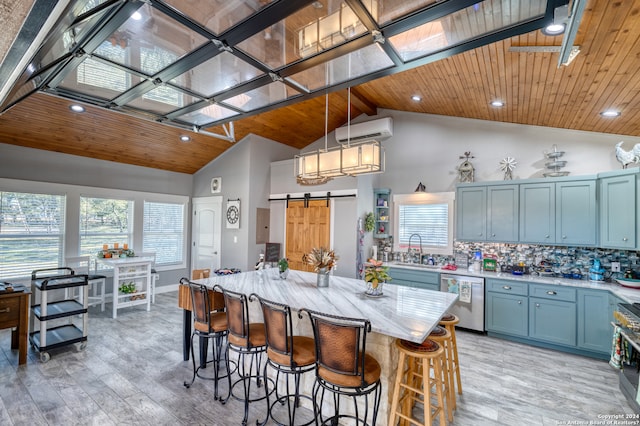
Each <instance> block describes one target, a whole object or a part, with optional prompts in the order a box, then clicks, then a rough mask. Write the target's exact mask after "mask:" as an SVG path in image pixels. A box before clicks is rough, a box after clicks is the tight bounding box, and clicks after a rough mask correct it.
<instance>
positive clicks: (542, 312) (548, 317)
mask: <svg viewBox="0 0 640 426" xmlns="http://www.w3.org/2000/svg"><path fill="white" fill-rule="evenodd" d="M529 337H531V338H533V339H536V340H542V341H544V342H549V343H557V344H560V345H568V346H575V345H576V304H575V302H564V301H560V300H549V299H541V298H538V297H530V298H529Z"/></svg>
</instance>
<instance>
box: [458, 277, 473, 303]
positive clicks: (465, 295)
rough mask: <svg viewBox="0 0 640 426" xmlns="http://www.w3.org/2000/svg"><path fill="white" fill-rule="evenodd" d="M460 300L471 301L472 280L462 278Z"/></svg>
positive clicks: (463, 301)
mask: <svg viewBox="0 0 640 426" xmlns="http://www.w3.org/2000/svg"><path fill="white" fill-rule="evenodd" d="M459 285H460V299H459V300H460V302H462V303H471V282H470V281H462V280H460V284H459Z"/></svg>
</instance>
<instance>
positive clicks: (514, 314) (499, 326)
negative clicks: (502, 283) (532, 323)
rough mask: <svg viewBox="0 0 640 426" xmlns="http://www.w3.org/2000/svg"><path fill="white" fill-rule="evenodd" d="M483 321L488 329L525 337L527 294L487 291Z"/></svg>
mask: <svg viewBox="0 0 640 426" xmlns="http://www.w3.org/2000/svg"><path fill="white" fill-rule="evenodd" d="M485 322H486V327H487V330H489V331H495V332H498V333H505V334H511V335H514V336H522V337H527V334H528V331H529V329H528V325H529V317H528V307H527V296H520V295H514V294H504V293H493V292H489V293H487V306H486V311H485Z"/></svg>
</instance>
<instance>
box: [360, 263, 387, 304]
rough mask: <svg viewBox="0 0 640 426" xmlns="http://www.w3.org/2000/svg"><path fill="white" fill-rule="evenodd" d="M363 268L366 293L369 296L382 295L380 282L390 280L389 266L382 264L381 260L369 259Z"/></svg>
mask: <svg viewBox="0 0 640 426" xmlns="http://www.w3.org/2000/svg"><path fill="white" fill-rule="evenodd" d="M367 262H369V263H368V264H367V266H366V268H365V270H364V280H365V281H366V282H367V291H366V294H367V295H369V296H382V284H383V283H385V282H387V281H391V276H390V275H389V267H388V266H382V261H378V260H375V259H373V258H371V259H369V260H368V261H367Z"/></svg>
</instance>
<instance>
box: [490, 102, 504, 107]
mask: <svg viewBox="0 0 640 426" xmlns="http://www.w3.org/2000/svg"><path fill="white" fill-rule="evenodd" d="M489 105H491V106H492V107H496V108H500V107H503V106H504V102H502V101H491V103H490V104H489Z"/></svg>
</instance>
